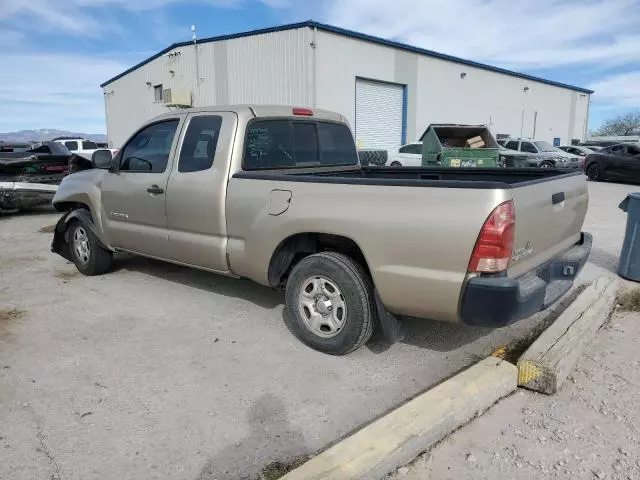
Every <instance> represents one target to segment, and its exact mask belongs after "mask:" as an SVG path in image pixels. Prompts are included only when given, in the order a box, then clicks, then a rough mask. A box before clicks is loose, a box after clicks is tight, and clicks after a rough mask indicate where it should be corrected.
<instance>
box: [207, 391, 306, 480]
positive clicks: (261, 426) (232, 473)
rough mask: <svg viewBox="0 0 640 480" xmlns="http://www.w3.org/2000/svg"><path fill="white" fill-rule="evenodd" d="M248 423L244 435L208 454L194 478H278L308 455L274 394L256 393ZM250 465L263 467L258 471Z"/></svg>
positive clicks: (242, 479)
mask: <svg viewBox="0 0 640 480" xmlns="http://www.w3.org/2000/svg"><path fill="white" fill-rule="evenodd" d="M247 423H248V432H247V436H246V437H245V438H244V439H243V440H240V441H239V442H236V443H233V444H231V445H228V446H227V447H225V448H223V449H222V450H220V451H218V452H216V453H215V454H214V455H213V456H212V457H211V458H209V460H207V462H206V463H205V465H204V466H203V467H202V470H201V471H200V474H199V475H198V476H197V477H196V480H231V479H234V480H236V479H238V480H249V479H257V478H261V479H262V478H267V479H271V478H278V477H279V476H280V474H283V473H285V472H286V471H287V470H289V469H290V468H293V467H295V466H296V465H297V464H300V463H302V462H303V461H304V460H305V459H306V458H307V455H308V453H309V451H308V448H307V447H306V446H305V441H304V434H303V432H302V431H301V430H298V429H296V428H294V427H293V426H292V425H291V424H290V423H289V419H288V416H287V411H286V408H285V404H284V402H283V401H282V400H281V399H279V398H278V397H276V396H275V395H272V394H265V395H262V396H260V397H258V398H257V399H256V400H255V401H254V402H253V404H252V405H251V408H250V409H249V413H248V418H247ZM252 465H263V466H264V467H263V468H262V471H261V472H260V471H258V470H257V467H252Z"/></svg>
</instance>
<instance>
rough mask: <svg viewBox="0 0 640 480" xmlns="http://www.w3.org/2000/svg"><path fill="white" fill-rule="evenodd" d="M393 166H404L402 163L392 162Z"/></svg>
mask: <svg viewBox="0 0 640 480" xmlns="http://www.w3.org/2000/svg"><path fill="white" fill-rule="evenodd" d="M391 166H392V167H401V166H402V164H401V163H400V162H398V161H396V162H391Z"/></svg>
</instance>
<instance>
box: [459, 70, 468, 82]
mask: <svg viewBox="0 0 640 480" xmlns="http://www.w3.org/2000/svg"><path fill="white" fill-rule="evenodd" d="M460 78H462V79H463V80H464V79H465V78H467V72H462V73H461V74H460Z"/></svg>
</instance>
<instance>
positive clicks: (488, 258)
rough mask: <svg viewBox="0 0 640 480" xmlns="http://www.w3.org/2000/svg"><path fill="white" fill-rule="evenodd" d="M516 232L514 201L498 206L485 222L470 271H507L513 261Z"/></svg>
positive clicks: (470, 263)
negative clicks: (512, 252) (510, 261)
mask: <svg viewBox="0 0 640 480" xmlns="http://www.w3.org/2000/svg"><path fill="white" fill-rule="evenodd" d="M515 230H516V214H515V210H514V208H513V200H509V201H507V202H504V203H501V204H500V205H498V206H497V207H496V208H495V209H494V210H493V212H491V214H490V215H489V217H488V218H487V220H486V221H485V222H484V225H483V226H482V230H480V234H479V235H478V239H477V240H476V246H475V247H474V249H473V254H472V255H471V260H470V261H469V268H468V271H469V272H478V273H497V272H502V271H504V270H506V269H507V266H508V265H509V260H511V251H512V249H513V237H514V234H515Z"/></svg>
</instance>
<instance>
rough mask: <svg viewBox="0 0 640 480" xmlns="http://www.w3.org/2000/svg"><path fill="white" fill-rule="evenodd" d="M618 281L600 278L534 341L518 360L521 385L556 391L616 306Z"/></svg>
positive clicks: (551, 391)
mask: <svg viewBox="0 0 640 480" xmlns="http://www.w3.org/2000/svg"><path fill="white" fill-rule="evenodd" d="M618 287H619V282H618V281H617V280H616V279H614V278H611V277H599V278H597V279H596V280H595V281H594V282H593V283H592V284H591V285H590V286H588V287H587V288H586V289H585V290H584V291H583V292H582V293H581V294H580V295H579V296H578V298H576V300H575V301H574V302H573V303H572V304H571V305H570V306H569V307H568V308H567V309H566V310H565V311H564V312H562V314H561V315H560V316H559V317H558V318H557V319H556V321H555V322H553V323H552V324H551V325H550V326H549V327H548V328H547V329H546V330H545V331H544V332H542V334H541V335H540V337H538V339H537V340H536V341H535V342H533V344H531V346H530V347H529V348H528V349H527V350H526V351H525V353H524V354H523V355H522V356H521V357H520V359H519V360H518V385H519V386H521V387H525V388H528V389H531V390H535V391H537V392H541V393H546V394H549V395H550V394H553V393H555V392H556V391H557V390H558V389H559V388H560V387H561V386H562V384H563V383H564V381H565V380H566V378H567V376H568V375H569V373H570V372H571V370H572V369H573V367H574V365H575V364H576V362H577V361H578V358H579V357H580V355H581V354H582V352H583V350H584V348H585V347H586V345H587V344H588V343H589V342H590V341H591V339H592V337H593V336H594V334H595V333H596V332H597V331H598V329H599V328H600V327H601V326H602V324H603V323H604V322H605V320H606V319H607V318H609V314H610V313H611V310H612V309H613V307H614V305H615V300H616V295H617V291H618Z"/></svg>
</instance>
